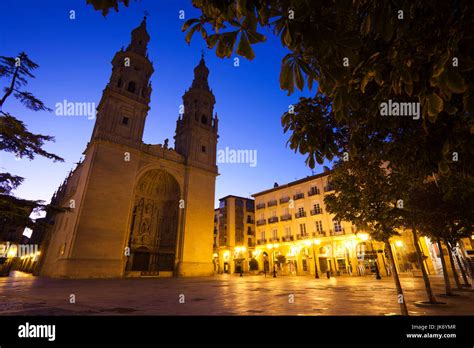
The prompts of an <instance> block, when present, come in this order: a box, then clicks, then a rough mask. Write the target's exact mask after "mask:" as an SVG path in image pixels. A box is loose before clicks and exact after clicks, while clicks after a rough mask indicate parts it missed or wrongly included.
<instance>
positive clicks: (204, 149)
mask: <svg viewBox="0 0 474 348" xmlns="http://www.w3.org/2000/svg"><path fill="white" fill-rule="evenodd" d="M201 151H202V152H204V153H206V147H205V146H204V145H202V146H201Z"/></svg>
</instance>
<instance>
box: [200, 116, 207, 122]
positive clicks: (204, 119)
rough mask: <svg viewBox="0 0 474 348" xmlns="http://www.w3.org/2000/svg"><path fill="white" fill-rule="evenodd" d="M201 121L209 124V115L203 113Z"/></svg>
mask: <svg viewBox="0 0 474 348" xmlns="http://www.w3.org/2000/svg"><path fill="white" fill-rule="evenodd" d="M201 123H202V124H207V116H206V115H202V117H201Z"/></svg>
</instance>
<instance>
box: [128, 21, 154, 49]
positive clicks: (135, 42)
mask: <svg viewBox="0 0 474 348" xmlns="http://www.w3.org/2000/svg"><path fill="white" fill-rule="evenodd" d="M146 18H147V16H146V15H145V16H144V17H143V20H142V22H141V23H140V25H139V26H138V27H136V28H135V29H133V31H132V39H131V41H130V45H128V47H127V51H132V52H135V53H138V54H140V55H142V56H145V55H146V49H147V45H148V42H149V41H150V35H149V34H148V31H147V30H146Z"/></svg>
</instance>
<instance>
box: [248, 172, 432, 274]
mask: <svg viewBox="0 0 474 348" xmlns="http://www.w3.org/2000/svg"><path fill="white" fill-rule="evenodd" d="M329 174H330V172H329V170H328V171H326V172H324V173H322V174H317V175H313V176H310V177H307V178H304V179H301V180H297V181H294V182H291V183H288V184H286V185H282V186H278V185H275V186H276V187H274V188H272V189H269V190H265V191H262V192H259V193H256V194H254V195H252V196H253V197H254V198H255V208H256V210H255V225H256V242H257V245H256V249H255V251H254V252H253V255H252V256H253V258H254V259H255V260H257V262H258V264H259V269H260V270H263V271H264V272H266V273H273V272H276V273H277V274H283V275H285V274H287V275H313V276H327V275H368V274H376V273H377V272H379V273H380V274H381V275H382V276H383V275H389V274H390V273H391V267H390V263H389V261H388V258H387V255H386V250H385V245H384V244H383V243H381V242H377V241H375V240H372V239H371V238H370V235H369V234H368V233H366V232H364V231H360V230H359V231H358V230H357V229H356V227H355V226H353V225H352V224H351V223H349V222H346V221H338V220H336V219H335V218H334V215H333V214H330V213H329V212H328V211H327V209H326V206H325V204H324V197H325V195H327V194H330V193H333V192H334V191H333V189H332V187H331V184H330V180H329V177H330V175H329ZM410 236H411V233H407V232H405V231H401V233H400V237H397V238H394V239H393V241H392V248H393V252H394V255H395V259H396V260H395V261H396V265H397V270H398V271H399V272H400V273H410V274H413V273H414V272H417V270H416V268H417V263H416V255H415V254H414V253H415V248H414V245H413V239H412V238H411V237H410ZM420 241H421V242H420V246H421V248H422V251H423V253H424V254H425V255H427V256H429V255H430V250H429V248H428V247H429V246H428V244H427V243H426V240H425V238H421V239H420ZM426 266H427V269H428V270H429V272H430V273H431V274H433V273H434V267H433V264H432V263H431V262H426Z"/></svg>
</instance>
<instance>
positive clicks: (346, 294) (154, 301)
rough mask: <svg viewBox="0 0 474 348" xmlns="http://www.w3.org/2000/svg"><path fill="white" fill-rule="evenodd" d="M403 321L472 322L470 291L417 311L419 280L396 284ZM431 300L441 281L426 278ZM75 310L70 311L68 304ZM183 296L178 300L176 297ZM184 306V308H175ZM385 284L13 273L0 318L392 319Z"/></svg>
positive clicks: (5, 281)
mask: <svg viewBox="0 0 474 348" xmlns="http://www.w3.org/2000/svg"><path fill="white" fill-rule="evenodd" d="M401 282H402V286H403V289H404V292H405V298H406V301H407V304H408V309H409V314H410V315H473V314H474V291H472V289H467V290H466V291H455V293H456V294H457V295H459V296H455V297H450V298H442V297H439V296H437V297H438V299H439V300H440V301H444V302H446V303H447V304H446V305H442V306H436V307H432V306H430V307H424V306H423V307H420V306H417V305H416V304H415V302H417V301H425V300H426V294H425V290H424V287H423V280H422V279H421V278H412V277H403V278H401ZM431 282H432V286H433V289H434V293H435V295H439V294H442V293H443V292H444V285H443V281H442V278H441V277H439V276H434V277H431ZM71 294H73V295H74V296H75V303H70V298H71V297H70V296H71ZM183 295H184V297H183ZM182 302H184V303H182ZM393 314H399V305H398V303H397V296H396V293H395V287H394V284H393V280H392V279H391V278H386V277H384V278H383V279H382V280H375V279H374V278H373V277H372V276H366V277H357V276H353V277H348V276H345V277H336V278H331V279H327V278H326V277H324V278H321V279H314V278H313V277H309V276H298V277H296V276H281V277H277V278H273V277H271V276H267V277H266V278H265V277H264V276H263V275H244V277H239V276H238V275H216V276H214V277H206V278H149V279H87V280H74V279H48V278H37V277H32V276H31V275H27V274H24V273H20V272H15V273H14V275H13V276H10V277H8V278H0V315H393Z"/></svg>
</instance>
